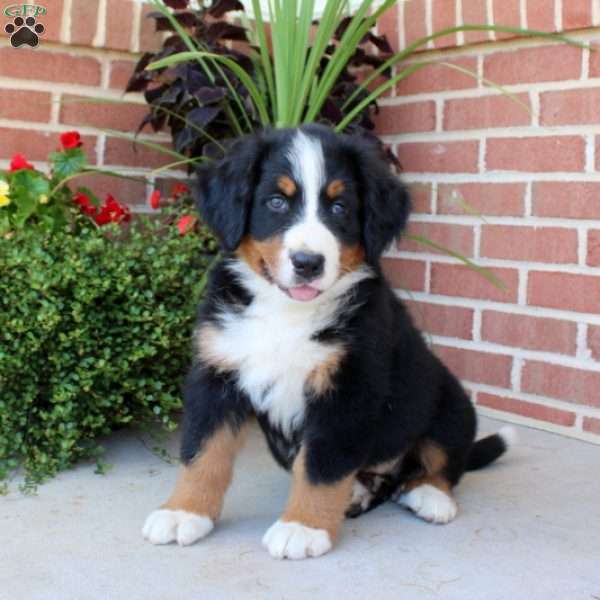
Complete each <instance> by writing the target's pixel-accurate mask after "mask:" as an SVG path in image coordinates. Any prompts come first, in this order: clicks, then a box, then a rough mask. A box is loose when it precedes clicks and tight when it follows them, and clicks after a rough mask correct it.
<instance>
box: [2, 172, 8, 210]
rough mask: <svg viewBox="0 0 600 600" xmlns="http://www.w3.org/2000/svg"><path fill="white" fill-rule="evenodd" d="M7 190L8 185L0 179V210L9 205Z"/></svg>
mask: <svg viewBox="0 0 600 600" xmlns="http://www.w3.org/2000/svg"><path fill="white" fill-rule="evenodd" d="M9 190H10V186H9V185H8V183H6V181H4V180H3V179H0V208H2V207H3V206H8V205H9V204H10V198H9V197H8V192H9Z"/></svg>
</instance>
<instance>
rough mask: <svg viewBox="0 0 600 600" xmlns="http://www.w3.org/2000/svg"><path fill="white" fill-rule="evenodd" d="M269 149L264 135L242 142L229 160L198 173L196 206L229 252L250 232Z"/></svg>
mask: <svg viewBox="0 0 600 600" xmlns="http://www.w3.org/2000/svg"><path fill="white" fill-rule="evenodd" d="M266 145H267V144H266V141H265V139H264V138H263V136H261V135H260V134H258V135H253V136H248V137H244V138H241V139H239V140H238V141H236V142H235V143H234V144H233V145H232V146H231V148H230V149H229V151H228V152H227V155H226V156H225V158H223V159H222V160H221V161H219V162H218V163H216V164H215V163H213V164H211V165H208V166H204V167H201V168H200V169H198V171H197V185H196V206H197V208H198V211H199V212H200V215H201V216H202V218H203V219H204V221H205V222H206V224H207V225H208V226H209V227H210V229H212V231H213V232H214V233H215V234H216V235H217V237H218V238H219V240H220V241H221V245H222V247H223V249H224V250H227V251H229V252H231V251H233V250H235V249H236V248H237V247H238V246H239V244H240V242H241V240H242V237H243V235H244V233H245V231H246V225H247V222H248V215H249V212H250V207H251V205H252V198H253V194H254V188H255V187H256V184H257V180H258V177H259V171H260V163H261V160H262V156H263V155H264V152H265V149H266Z"/></svg>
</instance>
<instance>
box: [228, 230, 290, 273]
mask: <svg viewBox="0 0 600 600" xmlns="http://www.w3.org/2000/svg"><path fill="white" fill-rule="evenodd" d="M281 246H282V239H281V237H280V236H277V237H274V238H269V239H267V240H263V241H258V240H255V239H254V238H251V237H249V236H247V237H245V238H244V239H243V240H242V242H241V244H240V245H239V247H238V249H237V250H236V254H237V255H238V256H239V257H240V258H241V259H242V260H244V261H246V263H247V264H248V265H249V266H250V268H251V269H252V270H254V271H255V272H256V273H258V274H259V275H261V276H262V277H265V278H266V279H269V280H271V279H273V278H274V277H275V275H276V274H277V273H278V271H279V259H280V256H281Z"/></svg>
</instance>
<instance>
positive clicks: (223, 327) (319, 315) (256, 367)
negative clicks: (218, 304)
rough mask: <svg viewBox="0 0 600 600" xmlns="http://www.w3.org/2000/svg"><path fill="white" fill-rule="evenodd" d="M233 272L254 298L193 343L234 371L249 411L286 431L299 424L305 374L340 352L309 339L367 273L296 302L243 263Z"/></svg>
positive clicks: (226, 312) (222, 316)
mask: <svg viewBox="0 0 600 600" xmlns="http://www.w3.org/2000/svg"><path fill="white" fill-rule="evenodd" d="M236 270H238V273H239V274H240V275H241V276H243V283H244V284H245V285H246V287H248V288H249V289H250V290H251V291H252V293H253V294H254V300H253V301H252V303H251V304H250V305H249V306H248V307H246V308H245V309H244V310H243V311H239V310H233V309H228V308H224V310H223V311H222V312H221V314H220V319H219V321H220V322H219V324H218V325H217V326H212V325H211V326H209V327H210V335H209V336H206V337H205V338H204V339H202V340H199V347H200V352H201V354H202V355H203V358H204V359H205V360H207V359H208V361H209V362H211V361H212V362H213V363H215V364H217V365H219V364H220V365H222V366H223V367H224V368H226V369H232V370H235V372H236V373H237V377H238V385H239V386H240V388H241V389H242V390H243V391H244V392H245V393H246V394H248V396H249V398H250V401H251V402H252V405H253V406H254V408H255V410H256V411H257V412H260V413H266V414H268V417H269V421H270V422H271V424H273V425H274V426H277V427H279V428H280V429H281V430H282V431H283V432H284V433H289V432H290V431H292V430H293V429H294V428H295V427H297V426H299V425H301V423H302V421H303V418H304V410H305V405H306V400H305V398H306V393H305V390H306V382H307V380H308V378H309V377H310V376H311V373H314V372H315V370H317V369H318V368H319V366H320V365H323V364H324V363H325V364H326V363H327V362H328V361H330V360H332V359H334V358H335V357H336V356H337V355H339V354H340V352H341V351H342V350H343V349H342V347H341V345H340V344H335V343H323V342H319V341H317V340H314V339H312V337H313V335H314V334H315V333H316V332H318V331H320V330H322V329H324V328H325V327H327V326H329V325H331V324H332V323H333V322H334V321H335V320H336V318H337V317H338V314H339V311H340V309H341V307H342V305H343V304H344V303H343V302H341V301H340V297H341V296H343V294H344V293H345V292H346V291H347V290H348V289H349V288H350V287H352V285H354V284H355V283H356V282H357V281H360V279H363V278H364V277H368V276H369V274H368V273H363V274H362V276H359V275H358V274H352V276H350V275H349V276H346V277H347V278H348V279H347V281H343V282H342V281H340V283H341V284H342V285H339V286H336V287H337V288H338V289H337V290H332V291H331V293H330V294H328V293H326V294H322V296H320V297H319V298H318V299H317V300H316V301H312V302H309V303H300V302H294V301H292V300H290V299H289V298H287V297H286V296H285V294H283V293H282V292H281V291H280V290H279V289H277V288H275V287H274V286H272V285H270V284H268V283H267V282H263V281H261V280H259V278H258V277H257V276H256V275H254V274H253V273H248V271H246V270H245V267H244V266H243V265H242V266H239V267H237V268H236ZM344 279H345V278H344ZM205 333H206V330H205ZM200 335H202V330H201V331H200Z"/></svg>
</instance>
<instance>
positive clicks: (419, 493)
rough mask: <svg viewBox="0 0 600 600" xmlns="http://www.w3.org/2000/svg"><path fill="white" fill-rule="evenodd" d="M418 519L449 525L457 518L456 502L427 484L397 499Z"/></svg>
mask: <svg viewBox="0 0 600 600" xmlns="http://www.w3.org/2000/svg"><path fill="white" fill-rule="evenodd" d="M395 500H396V502H398V504H400V505H401V506H406V507H407V508H410V510H412V511H413V512H414V513H415V514H416V515H417V516H418V517H421V519H425V521H430V522H431V523H449V522H450V521H452V519H454V517H456V513H457V511H458V507H457V506H456V502H455V501H454V500H453V499H452V498H451V497H450V496H449V495H448V494H446V493H444V492H442V490H438V489H437V488H436V487H434V486H432V485H429V484H428V483H425V484H423V485H420V486H418V487H416V488H414V489H413V490H410V492H406V493H405V494H401V495H400V496H398V497H397V498H395Z"/></svg>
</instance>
